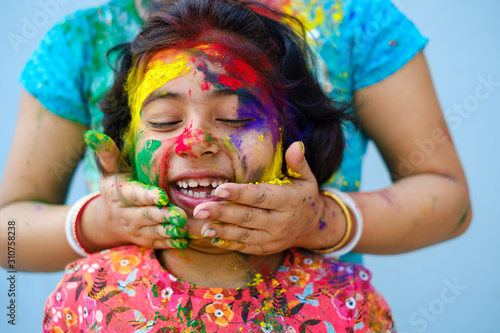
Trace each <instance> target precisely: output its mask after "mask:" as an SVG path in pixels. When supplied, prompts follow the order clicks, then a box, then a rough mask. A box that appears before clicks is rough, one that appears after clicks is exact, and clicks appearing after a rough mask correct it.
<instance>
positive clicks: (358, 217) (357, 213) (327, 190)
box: [314, 187, 363, 257]
mask: <svg viewBox="0 0 500 333" xmlns="http://www.w3.org/2000/svg"><path fill="white" fill-rule="evenodd" d="M322 190H323V191H322V193H323V194H324V195H326V196H328V197H331V196H329V195H328V194H334V195H336V196H337V197H338V198H340V199H341V200H342V201H343V203H344V204H345V206H347V207H349V209H350V211H351V212H352V214H353V215H354V218H355V221H354V223H356V231H355V233H354V237H353V238H352V239H351V241H350V242H349V243H348V244H345V246H344V247H341V248H339V249H338V250H335V249H334V250H331V251H328V250H324V251H327V252H322V253H328V257H340V256H342V255H344V254H346V253H349V252H351V251H352V250H353V249H354V248H355V247H356V245H358V243H359V240H360V239H361V234H362V233H363V215H362V214H361V209H360V208H359V206H358V204H357V203H356V201H354V199H353V198H352V197H351V196H350V195H349V194H347V193H344V192H341V191H339V190H338V189H336V188H334V187H322ZM332 199H333V198H332ZM334 200H335V199H334ZM341 207H342V206H341ZM344 213H345V211H344ZM347 216H350V215H347ZM346 234H347V232H346ZM336 247H337V246H336ZM334 248H335V247H334ZM337 248H338V247H337ZM314 252H316V251H314Z"/></svg>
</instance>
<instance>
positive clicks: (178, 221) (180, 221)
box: [163, 205, 187, 227]
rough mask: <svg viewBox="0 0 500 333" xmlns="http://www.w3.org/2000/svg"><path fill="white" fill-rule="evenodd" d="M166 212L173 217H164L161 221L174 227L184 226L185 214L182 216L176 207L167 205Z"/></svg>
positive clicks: (185, 221) (181, 212) (182, 213)
mask: <svg viewBox="0 0 500 333" xmlns="http://www.w3.org/2000/svg"><path fill="white" fill-rule="evenodd" d="M168 210H169V211H170V213H172V214H173V215H174V216H171V217H169V218H166V217H164V218H163V219H164V220H165V222H167V223H169V224H173V225H175V226H176V227H183V226H185V225H186V223H187V217H186V214H184V212H183V211H181V210H180V208H179V207H176V206H174V205H169V208H168Z"/></svg>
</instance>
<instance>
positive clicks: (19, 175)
mask: <svg viewBox="0 0 500 333" xmlns="http://www.w3.org/2000/svg"><path fill="white" fill-rule="evenodd" d="M86 129H87V127H86V126H84V125H81V124H78V123H76V122H72V121H69V120H67V119H64V118H62V117H59V116H57V115H55V114H53V113H52V112H50V111H49V110H47V109H46V108H45V107H44V106H42V105H41V104H40V102H39V101H38V100H37V99H36V98H34V97H33V96H31V95H30V94H29V93H27V92H26V91H24V92H23V94H22V97H21V104H20V110H19V116H18V121H17V125H16V130H15V134H14V139H13V141H12V146H11V151H10V155H9V158H8V160H7V165H6V169H5V173H4V176H3V179H2V184H1V187H0V226H1V227H0V243H1V244H7V240H8V233H7V231H8V228H7V227H8V222H9V221H12V220H14V221H15V222H16V237H15V238H16V239H15V248H16V258H15V268H16V269H18V270H25V271H57V270H61V269H63V268H64V266H65V265H66V264H68V263H69V262H70V261H72V260H75V259H78V258H79V256H78V255H77V254H76V253H75V252H74V251H73V250H72V248H71V247H70V246H69V243H68V242H67V240H66V235H65V222H66V216H67V214H68V212H69V208H70V207H69V206H65V205H64V201H65V198H66V194H67V191H68V186H69V183H70V180H71V177H72V175H73V172H74V170H75V168H76V166H77V164H78V162H79V161H80V160H81V158H82V155H83V152H84V150H85V147H86V145H85V142H84V141H83V133H84V132H85V131H86ZM114 149H116V147H114ZM111 151H112V150H111ZM112 155H113V154H112ZM102 157H103V164H104V165H105V166H107V168H108V171H109V172H112V171H113V170H112V168H113V167H112V165H113V160H114V157H113V156H105V153H103V156H102ZM106 160H107V161H106ZM110 166H111V169H110ZM117 182H118V183H119V184H120V185H121V186H120V193H118V191H117V188H118V187H119V186H115V185H117ZM100 185H101V189H103V191H102V192H103V195H102V196H99V197H97V198H96V199H94V200H92V201H91V202H90V203H89V205H87V206H86V208H85V210H84V212H83V214H82V220H81V230H80V232H81V233H80V235H81V237H82V242H83V243H84V245H85V246H86V247H87V248H89V249H91V250H94V251H98V250H104V249H107V248H110V247H114V246H119V245H125V244H128V243H135V244H138V245H141V246H146V247H150V248H160V249H164V248H173V247H176V246H175V245H174V244H173V243H172V242H170V240H171V238H173V237H176V238H177V240H178V241H180V240H181V238H182V237H179V236H173V235H168V234H167V233H166V231H167V232H168V231H169V230H171V229H172V226H170V225H169V226H168V227H167V225H166V219H169V218H172V217H174V215H175V214H177V215H178V216H180V218H177V219H175V220H176V221H177V224H178V226H179V229H180V230H181V231H183V229H184V228H183V225H184V224H185V223H186V222H185V221H186V219H185V216H182V215H183V214H184V212H181V211H179V210H178V209H177V210H176V208H175V207H163V208H161V209H158V208H157V207H156V205H155V203H157V202H158V199H159V197H158V195H159V193H158V191H156V190H154V189H146V188H144V187H143V186H141V184H139V183H137V182H129V181H127V180H126V177H125V176H124V175H118V176H116V175H115V174H114V173H112V174H111V175H108V176H106V177H102V178H101V184H100ZM181 220H183V221H184V222H182V221H181ZM179 221H180V222H179ZM161 224H164V225H165V226H162V225H161ZM178 233H179V232H178ZM180 234H182V232H180ZM175 244H177V243H175ZM8 263H9V262H8V254H7V252H6V251H2V252H1V254H0V265H1V266H3V267H8Z"/></svg>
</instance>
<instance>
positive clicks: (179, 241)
mask: <svg viewBox="0 0 500 333" xmlns="http://www.w3.org/2000/svg"><path fill="white" fill-rule="evenodd" d="M188 245H189V239H186V238H176V239H170V238H168V239H165V238H163V239H155V240H154V241H153V244H152V245H151V244H149V245H148V246H144V247H151V248H153V249H185V248H187V247H188Z"/></svg>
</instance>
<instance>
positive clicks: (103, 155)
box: [81, 130, 188, 251]
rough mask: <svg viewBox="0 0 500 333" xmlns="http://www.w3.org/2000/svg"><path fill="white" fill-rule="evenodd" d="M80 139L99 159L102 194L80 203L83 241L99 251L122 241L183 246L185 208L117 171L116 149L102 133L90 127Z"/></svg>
mask: <svg viewBox="0 0 500 333" xmlns="http://www.w3.org/2000/svg"><path fill="white" fill-rule="evenodd" d="M85 142H86V143H87V145H88V146H89V147H90V148H91V149H92V150H94V152H95V153H96V162H97V163H98V164H100V167H101V172H102V176H101V179H100V188H101V196H99V197H97V198H96V199H95V200H92V201H91V202H90V203H89V205H88V206H87V207H86V208H85V210H84V213H83V216H82V223H81V235H82V238H83V240H82V241H83V242H84V245H86V246H88V248H89V249H90V250H93V251H99V250H103V249H107V248H111V247H116V246H121V245H125V244H130V243H133V244H137V245H139V246H144V247H147V248H155V249H167V248H186V247H187V245H188V239H187V232H186V228H185V225H186V222H187V218H186V213H185V212H184V211H183V210H182V209H180V208H179V207H176V206H174V205H173V204H170V203H169V202H168V197H167V194H166V193H165V191H164V190H163V189H161V188H159V187H156V186H152V185H146V184H143V183H140V182H138V181H135V180H133V179H132V176H131V175H130V174H127V173H118V172H117V171H118V163H119V162H118V161H119V158H120V151H119V149H118V147H117V146H116V144H115V142H114V141H113V140H112V139H111V138H110V137H109V136H107V135H106V134H103V133H100V132H97V131H94V130H90V131H87V132H86V133H85Z"/></svg>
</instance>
